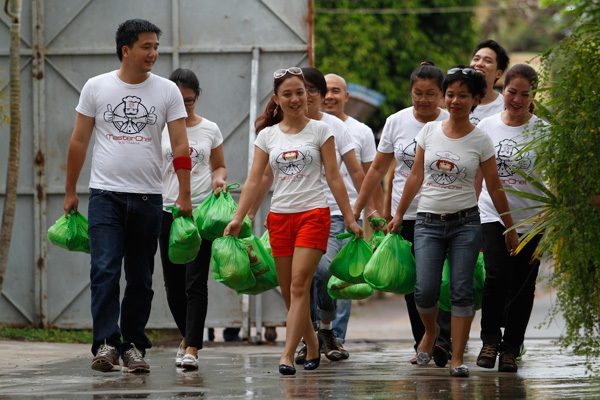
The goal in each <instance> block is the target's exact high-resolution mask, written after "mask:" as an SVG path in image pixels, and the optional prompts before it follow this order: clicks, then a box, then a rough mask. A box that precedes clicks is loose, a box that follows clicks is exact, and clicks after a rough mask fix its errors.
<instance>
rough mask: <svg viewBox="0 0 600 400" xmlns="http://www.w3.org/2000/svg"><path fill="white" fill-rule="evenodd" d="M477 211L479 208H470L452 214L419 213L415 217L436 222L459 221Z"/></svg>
mask: <svg viewBox="0 0 600 400" xmlns="http://www.w3.org/2000/svg"><path fill="white" fill-rule="evenodd" d="M478 211H479V207H477V206H475V207H471V208H467V209H466V210H461V211H458V212H455V213H452V214H433V213H428V212H420V213H417V215H418V216H419V217H425V218H428V219H433V220H436V221H442V222H444V221H454V220H457V219H461V218H465V217H468V216H469V215H473V214H475V213H477V212H478Z"/></svg>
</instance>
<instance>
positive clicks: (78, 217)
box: [46, 210, 90, 253]
mask: <svg viewBox="0 0 600 400" xmlns="http://www.w3.org/2000/svg"><path fill="white" fill-rule="evenodd" d="M46 237H47V238H48V241H49V242H50V243H52V244H54V245H56V246H59V247H62V248H63V249H67V250H69V251H81V252H83V253H89V252H90V236H89V235H88V220H87V218H85V217H84V216H83V214H81V213H80V212H75V211H74V210H71V211H69V216H68V217H67V216H65V215H64V214H63V215H61V216H60V218H59V219H57V220H56V222H55V223H54V225H52V226H51V227H50V228H49V229H48V233H47V234H46Z"/></svg>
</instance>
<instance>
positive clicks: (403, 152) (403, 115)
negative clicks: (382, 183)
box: [377, 107, 448, 220]
mask: <svg viewBox="0 0 600 400" xmlns="http://www.w3.org/2000/svg"><path fill="white" fill-rule="evenodd" d="M440 111H441V112H440V115H438V117H437V119H436V121H443V120H445V119H448V111H446V110H440ZM424 126H425V123H424V122H420V121H418V120H417V119H416V118H415V114H414V107H408V108H405V109H403V110H400V111H398V112H396V113H394V114H392V115H390V116H389V117H388V118H387V119H386V121H385V125H384V126H383V131H382V132H381V139H379V146H378V147H377V150H378V151H379V152H380V153H388V154H389V153H393V154H394V158H395V159H396V167H395V170H394V182H393V184H392V210H391V211H392V215H394V214H396V210H397V209H398V203H400V198H401V197H402V192H403V191H404V184H405V183H406V178H407V177H408V174H409V173H410V169H411V168H412V166H413V163H414V162H415V154H416V152H417V142H416V140H415V138H416V136H417V134H418V133H419V132H420V131H421V129H423V127H424ZM419 197H420V194H419V193H417V195H416V196H415V199H414V200H413V202H412V203H411V204H410V206H409V207H408V210H406V213H405V214H404V219H405V220H415V219H416V218H417V204H419Z"/></svg>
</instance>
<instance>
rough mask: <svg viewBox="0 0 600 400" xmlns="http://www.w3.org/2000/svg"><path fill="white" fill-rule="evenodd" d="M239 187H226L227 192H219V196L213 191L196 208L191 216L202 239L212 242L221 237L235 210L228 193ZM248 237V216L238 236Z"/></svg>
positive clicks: (235, 204)
mask: <svg viewBox="0 0 600 400" xmlns="http://www.w3.org/2000/svg"><path fill="white" fill-rule="evenodd" d="M239 186H240V184H239V183H233V184H231V185H229V186H227V191H221V192H220V193H219V196H217V195H216V194H215V192H214V191H213V192H212V193H211V194H210V195H209V196H208V197H207V198H206V199H205V200H204V201H203V202H202V203H201V204H200V205H199V206H198V207H196V209H195V210H194V212H193V213H192V215H193V217H194V221H196V226H197V227H198V232H200V236H202V238H204V239H207V240H210V241H214V240H215V239H216V238H218V237H221V236H223V232H224V231H225V228H226V227H227V225H228V224H229V223H230V222H231V220H232V219H233V216H234V214H235V211H236V210H237V203H236V202H235V200H234V199H233V197H232V196H231V193H229V191H230V190H232V189H236V188H238V187H239ZM250 235H252V221H251V220H250V218H249V217H248V216H245V217H244V220H243V222H242V229H241V230H240V233H239V235H238V236H239V237H240V238H245V237H249V236H250Z"/></svg>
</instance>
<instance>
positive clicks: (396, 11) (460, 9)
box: [315, 5, 536, 15]
mask: <svg viewBox="0 0 600 400" xmlns="http://www.w3.org/2000/svg"><path fill="white" fill-rule="evenodd" d="M524 7H526V8H536V7H534V6H524V5H520V6H519V5H515V6H457V7H431V8H316V9H315V13H316V14H338V15H349V14H365V15H408V14H454V13H467V12H475V11H479V10H483V9H485V10H488V11H502V10H512V9H522V8H524Z"/></svg>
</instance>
